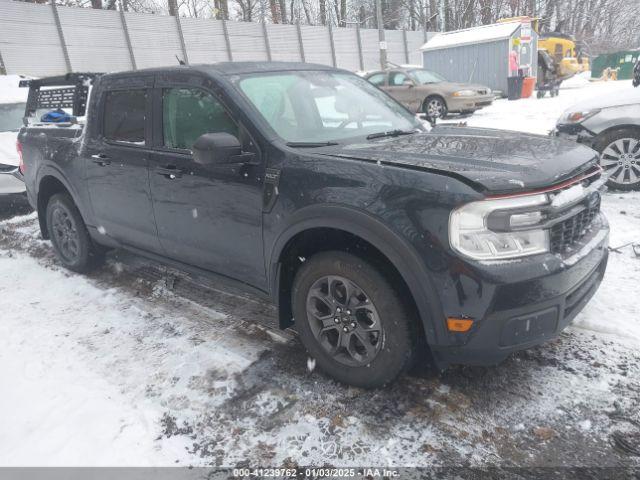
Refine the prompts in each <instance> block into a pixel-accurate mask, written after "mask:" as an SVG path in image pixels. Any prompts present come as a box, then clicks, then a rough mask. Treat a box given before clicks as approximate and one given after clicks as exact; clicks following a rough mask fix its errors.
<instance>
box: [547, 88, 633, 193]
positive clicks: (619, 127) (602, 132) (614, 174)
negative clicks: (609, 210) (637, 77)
mask: <svg viewBox="0 0 640 480" xmlns="http://www.w3.org/2000/svg"><path fill="white" fill-rule="evenodd" d="M554 134H555V135H558V136H561V137H567V138H571V139H573V140H576V141H578V142H580V143H584V144H587V145H589V146H590V147H592V148H594V149H595V150H597V151H598V152H600V154H601V160H600V163H601V165H602V167H603V168H604V169H605V171H606V172H607V173H608V175H609V181H608V183H607V185H608V186H609V187H610V188H613V189H617V190H639V189H640V89H634V88H631V87H629V90H628V91H624V92H621V93H619V94H616V95H610V96H604V97H599V98H594V99H591V100H588V101H584V102H580V103H578V104H576V105H573V106H572V107H571V108H569V109H567V110H566V111H565V112H564V113H563V114H562V116H561V117H560V119H559V120H558V122H557V124H556V128H555V130H554Z"/></svg>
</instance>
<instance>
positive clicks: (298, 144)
mask: <svg viewBox="0 0 640 480" xmlns="http://www.w3.org/2000/svg"><path fill="white" fill-rule="evenodd" d="M286 145H287V147H294V148H296V147H297V148H316V147H330V146H331V145H338V142H287V144H286Z"/></svg>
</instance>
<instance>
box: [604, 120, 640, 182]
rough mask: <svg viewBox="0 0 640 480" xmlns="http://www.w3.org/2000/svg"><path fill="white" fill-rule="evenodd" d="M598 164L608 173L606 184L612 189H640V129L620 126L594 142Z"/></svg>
mask: <svg viewBox="0 0 640 480" xmlns="http://www.w3.org/2000/svg"><path fill="white" fill-rule="evenodd" d="M594 148H595V149H596V150H597V151H598V152H600V155H601V157H600V164H601V165H602V167H603V168H604V169H605V171H606V172H607V173H608V174H610V177H609V181H608V182H607V186H608V187H609V188H611V189H614V190H623V191H631V190H640V129H635V128H621V129H619V130H613V131H611V132H608V133H605V134H604V135H602V137H599V138H598V139H597V140H596V141H595V142H594Z"/></svg>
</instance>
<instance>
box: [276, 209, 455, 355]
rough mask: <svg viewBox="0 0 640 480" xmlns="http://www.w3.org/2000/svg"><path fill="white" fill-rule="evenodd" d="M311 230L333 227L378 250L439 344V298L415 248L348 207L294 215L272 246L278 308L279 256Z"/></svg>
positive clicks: (429, 335)
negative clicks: (407, 290) (391, 267)
mask: <svg viewBox="0 0 640 480" xmlns="http://www.w3.org/2000/svg"><path fill="white" fill-rule="evenodd" d="M313 228H333V229H336V230H342V231H345V232H348V233H351V234H353V235H356V236H358V237H360V238H362V239H363V240H365V241H367V242H368V243H370V244H371V245H373V246H374V247H375V248H377V249H378V250H379V251H380V252H381V253H382V254H383V255H384V256H385V257H386V258H387V259H388V260H389V261H390V262H391V263H392V264H393V265H394V266H395V268H396V269H397V270H398V272H399V273H400V276H401V277H402V279H403V280H404V282H405V283H406V285H407V286H408V288H409V290H410V293H411V296H412V298H413V300H414V302H415V305H416V307H417V309H418V315H419V316H420V320H421V321H422V325H423V326H424V332H425V335H426V339H427V343H429V344H430V345H431V344H436V343H437V342H438V330H439V329H438V328H437V327H436V325H435V322H437V321H438V319H443V318H444V314H443V309H442V305H441V303H440V299H439V298H438V296H437V294H436V293H435V292H436V290H435V288H434V287H433V281H432V278H431V275H430V274H429V272H428V270H427V268H426V266H425V264H424V261H423V260H422V259H421V258H420V256H419V255H418V253H417V251H416V250H415V248H414V247H413V246H412V245H411V244H410V243H409V242H408V241H407V240H406V239H404V238H402V237H401V236H400V235H398V234H397V233H396V232H394V231H393V230H391V229H390V228H389V227H388V226H387V225H385V224H384V223H383V222H382V221H380V220H379V219H377V218H376V217H374V216H373V215H371V214H369V213H366V212H363V211H361V210H356V209H354V208H351V207H344V206H339V205H322V206H319V205H314V206H310V207H305V208H302V209H300V210H298V211H297V212H295V213H294V214H293V215H292V217H291V221H290V222H289V226H288V227H286V228H285V229H284V230H282V232H281V233H280V235H279V236H278V237H277V238H276V240H275V242H274V243H273V247H272V249H271V252H270V255H269V256H268V257H267V258H268V259H270V263H269V265H268V273H269V285H270V291H271V292H272V296H273V298H274V301H275V302H276V305H277V306H278V308H279V291H280V288H279V284H280V270H281V262H280V260H281V256H282V253H283V252H284V251H285V248H286V247H287V245H288V244H289V242H290V240H291V239H293V238H294V237H295V236H296V235H298V234H299V233H302V232H304V231H305V230H309V229H313Z"/></svg>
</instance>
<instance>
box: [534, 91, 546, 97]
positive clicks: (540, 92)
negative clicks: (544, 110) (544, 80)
mask: <svg viewBox="0 0 640 480" xmlns="http://www.w3.org/2000/svg"><path fill="white" fill-rule="evenodd" d="M544 94H545V91H544V90H538V92H537V93H536V96H537V97H538V98H542V97H544Z"/></svg>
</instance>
